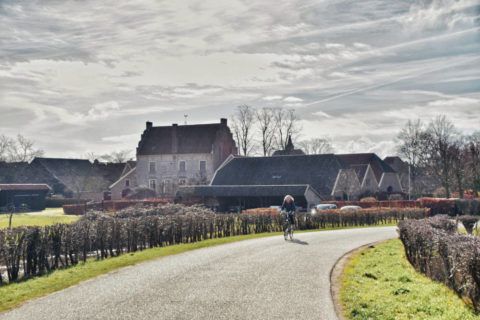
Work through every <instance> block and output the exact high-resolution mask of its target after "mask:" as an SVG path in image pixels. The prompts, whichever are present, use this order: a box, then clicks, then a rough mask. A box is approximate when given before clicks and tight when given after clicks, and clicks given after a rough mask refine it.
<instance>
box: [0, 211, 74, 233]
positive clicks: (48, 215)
mask: <svg viewBox="0 0 480 320" xmlns="http://www.w3.org/2000/svg"><path fill="white" fill-rule="evenodd" d="M78 218H79V216H69V215H65V214H64V213H63V209H62V208H48V209H45V210H43V211H38V212H27V213H15V214H14V215H13V218H12V226H13V227H20V226H46V225H51V224H55V223H72V222H74V221H77V220H78ZM8 219H9V215H8V214H0V229H4V228H8Z"/></svg>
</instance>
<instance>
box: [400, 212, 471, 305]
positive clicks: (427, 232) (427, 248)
mask: <svg viewBox="0 0 480 320" xmlns="http://www.w3.org/2000/svg"><path fill="white" fill-rule="evenodd" d="M399 230H400V239H401V241H402V242H403V245H404V247H405V253H406V256H407V258H408V260H409V261H410V263H411V264H412V265H413V266H414V267H415V269H416V270H417V271H419V272H422V273H424V274H425V275H427V276H428V277H430V278H431V279H433V280H436V281H439V282H443V283H444V284H446V285H447V286H449V287H450V288H452V289H453V290H455V292H457V294H458V295H460V296H461V297H463V298H464V299H466V300H467V301H470V302H471V304H472V305H473V307H474V309H475V310H476V311H477V312H478V311H480V239H478V238H477V237H474V236H471V235H461V234H458V233H457V231H456V223H455V221H454V220H451V219H450V218H449V217H448V216H436V217H433V218H429V219H424V220H418V221H409V220H405V221H401V222H400V223H399Z"/></svg>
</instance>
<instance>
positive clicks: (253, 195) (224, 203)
mask: <svg viewBox="0 0 480 320" xmlns="http://www.w3.org/2000/svg"><path fill="white" fill-rule="evenodd" d="M287 194H289V195H292V196H293V197H294V198H295V203H296V205H297V206H298V207H301V208H303V209H307V208H311V207H312V206H314V205H316V204H317V203H319V202H320V201H321V198H320V195H319V194H318V193H317V192H316V191H315V190H314V189H313V188H311V187H310V186H309V185H229V186H227V185H222V186H215V185H209V186H184V187H180V188H179V189H178V191H177V197H176V201H177V202H179V203H184V204H195V203H198V204H204V205H206V206H208V207H210V208H213V209H216V210H218V211H221V212H228V211H235V210H236V211H239V210H243V209H250V208H259V207H269V206H280V205H281V204H282V202H283V198H284V197H285V195H287Z"/></svg>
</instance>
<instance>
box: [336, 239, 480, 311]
mask: <svg viewBox="0 0 480 320" xmlns="http://www.w3.org/2000/svg"><path fill="white" fill-rule="evenodd" d="M341 286H342V287H341V289H340V300H341V303H342V307H343V310H344V315H345V318H347V319H382V320H389V319H395V320H402V319H437V320H443V319H444V320H447V319H448V320H455V319H458V320H460V319H461V320H469V319H480V316H477V315H475V314H474V313H473V311H472V309H471V308H469V307H468V306H467V305H465V303H464V302H463V301H462V300H461V299H460V298H459V297H458V296H457V295H456V294H455V293H454V292H453V291H452V290H450V289H449V288H447V287H446V286H444V285H443V284H441V283H437V282H434V281H432V280H430V279H429V278H427V277H425V276H423V275H422V274H420V273H417V272H416V271H415V269H414V268H413V267H412V266H411V265H410V263H409V262H408V260H407V259H406V258H405V253H404V249H403V245H402V243H401V242H400V240H398V239H395V240H389V241H386V242H383V243H380V244H378V245H375V247H374V248H367V249H365V250H361V251H359V252H356V253H354V254H353V255H352V257H350V259H349V261H347V263H346V267H345V269H344V272H343V274H342V276H341Z"/></svg>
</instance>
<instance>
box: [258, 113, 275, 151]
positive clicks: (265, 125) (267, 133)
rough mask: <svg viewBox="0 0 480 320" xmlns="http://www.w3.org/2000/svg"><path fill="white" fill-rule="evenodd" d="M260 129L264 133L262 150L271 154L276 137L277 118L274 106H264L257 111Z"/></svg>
mask: <svg viewBox="0 0 480 320" xmlns="http://www.w3.org/2000/svg"><path fill="white" fill-rule="evenodd" d="M255 116H256V120H257V122H258V130H259V131H260V134H261V135H262V141H261V144H262V151H263V155H264V156H268V155H270V153H271V152H272V150H273V143H274V138H275V126H274V125H275V119H274V111H273V109H272V108H262V109H259V110H257V111H256V112H255Z"/></svg>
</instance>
